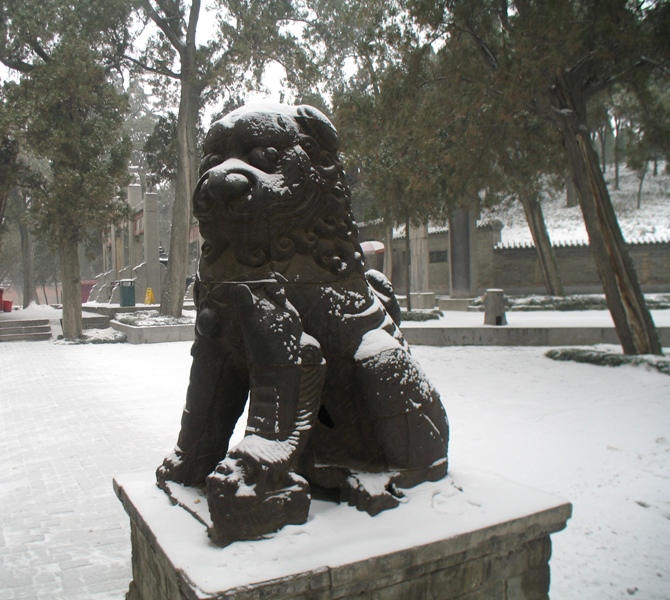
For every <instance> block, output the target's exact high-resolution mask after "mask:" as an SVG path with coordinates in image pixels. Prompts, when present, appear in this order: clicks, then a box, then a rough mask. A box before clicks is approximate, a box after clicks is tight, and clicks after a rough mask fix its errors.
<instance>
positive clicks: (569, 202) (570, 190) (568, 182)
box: [565, 173, 579, 208]
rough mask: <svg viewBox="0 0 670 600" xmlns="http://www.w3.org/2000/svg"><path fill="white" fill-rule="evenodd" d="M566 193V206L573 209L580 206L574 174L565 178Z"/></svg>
mask: <svg viewBox="0 0 670 600" xmlns="http://www.w3.org/2000/svg"><path fill="white" fill-rule="evenodd" d="M565 191H566V202H565V206H567V207H568V208H572V207H573V206H577V205H578V204H579V200H577V188H576V187H575V181H574V179H572V173H568V174H567V175H566V177H565Z"/></svg>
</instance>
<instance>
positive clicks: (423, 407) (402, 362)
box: [355, 330, 449, 487]
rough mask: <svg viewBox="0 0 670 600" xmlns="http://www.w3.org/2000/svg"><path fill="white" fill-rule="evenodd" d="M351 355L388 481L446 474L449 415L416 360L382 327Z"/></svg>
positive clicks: (408, 483)
mask: <svg viewBox="0 0 670 600" xmlns="http://www.w3.org/2000/svg"><path fill="white" fill-rule="evenodd" d="M366 338H367V339H366ZM366 348H367V351H366ZM355 358H356V362H357V367H358V368H357V379H358V383H359V385H360V387H361V390H362V395H363V398H364V403H365V410H366V411H367V413H368V414H369V415H370V417H371V419H372V421H373V423H374V425H373V426H374V432H375V436H376V438H377V442H378V443H379V444H380V445H381V446H382V448H383V449H384V452H385V455H386V461H387V464H388V468H389V471H391V472H393V473H394V476H393V477H392V480H391V484H396V485H397V486H399V487H412V486H414V485H417V484H419V483H422V482H424V481H436V480H438V479H441V478H442V477H444V476H445V475H446V473H447V447H448V443H449V424H448V420H447V415H446V412H445V410H444V407H443V405H442V402H441V400H440V396H439V394H438V393H437V391H436V390H435V389H434V388H433V386H432V385H431V384H430V382H429V381H428V379H427V378H426V376H425V374H424V373H423V371H422V370H421V369H420V367H419V366H418V364H417V363H416V362H415V361H414V359H413V358H412V356H411V355H410V354H409V352H408V351H407V350H406V349H405V348H404V347H402V346H401V345H400V344H399V343H398V342H397V340H395V339H394V338H393V337H392V336H391V335H389V334H388V333H387V332H385V331H383V330H375V331H371V332H368V333H367V334H366V335H365V336H364V337H363V343H362V344H361V346H360V347H359V351H358V352H357V354H356V356H355Z"/></svg>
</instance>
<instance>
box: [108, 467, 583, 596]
mask: <svg viewBox="0 0 670 600" xmlns="http://www.w3.org/2000/svg"><path fill="white" fill-rule="evenodd" d="M114 488H115V490H116V493H117V495H118V497H119V499H120V500H121V502H122V503H123V506H124V508H125V509H126V512H127V513H128V514H129V516H130V520H131V536H132V548H133V550H132V552H133V556H132V563H133V578H134V580H133V582H132V583H131V586H130V592H129V595H128V597H129V598H130V599H131V600H159V599H160V600H186V599H189V600H195V599H196V598H197V599H214V598H218V599H223V598H235V599H236V600H251V599H261V598H268V599H269V598H272V599H277V600H279V599H296V600H297V599H304V600H307V599H314V600H316V599H335V598H352V597H356V598H373V599H379V600H382V599H399V600H400V599H402V600H413V599H417V600H418V599H429V598H430V599H433V598H434V599H440V600H443V599H456V598H458V599H460V600H475V599H486V600H495V599H498V598H499V599H501V600H502V599H505V600H530V599H533V600H534V599H540V598H548V591H549V557H550V555H551V541H550V538H549V536H550V534H551V533H554V532H556V531H560V530H561V529H563V528H564V527H565V524H566V521H567V519H568V518H569V517H570V514H571V509H572V507H571V505H570V504H569V503H567V502H565V501H563V500H561V499H560V498H556V497H554V496H550V495H548V494H545V493H542V492H538V491H536V490H533V489H530V488H527V487H524V486H520V485H517V484H514V483H511V482H509V481H507V480H505V479H502V478H500V477H497V476H495V475H491V474H487V473H483V472H479V471H475V470H472V469H462V470H452V471H451V472H450V476H449V477H448V478H447V479H445V480H444V481H441V482H437V483H425V484H422V485H420V486H418V487H416V488H413V489H411V490H407V501H406V502H404V503H403V504H401V505H400V506H399V507H397V508H395V509H393V510H389V511H386V512H384V513H381V514H379V515H377V516H376V517H370V516H369V515H367V514H366V513H361V512H358V511H357V510H355V509H354V508H352V507H350V506H347V505H337V504H332V503H327V502H321V501H313V502H312V505H311V508H310V516H309V519H308V521H307V523H305V524H304V525H291V526H287V527H285V528H284V529H283V530H281V531H280V532H278V533H276V534H273V535H271V536H268V538H267V539H264V540H258V541H249V542H236V543H234V544H231V545H230V546H228V547H226V548H219V547H216V546H214V545H213V544H211V543H210V542H209V540H208V539H207V534H206V525H205V524H204V523H206V522H207V520H208V518H209V516H208V513H207V503H206V499H205V498H203V497H202V496H201V495H200V494H199V492H197V491H196V490H192V489H189V488H183V494H182V495H181V496H180V499H179V501H180V503H182V504H187V505H189V506H190V507H191V509H192V508H193V507H198V508H196V510H195V512H199V515H198V516H199V518H201V519H202V520H203V522H204V523H202V522H199V521H198V520H197V519H196V518H194V517H193V516H191V514H190V513H189V512H187V511H186V510H184V509H183V508H182V507H181V506H179V505H172V504H171V503H170V501H169V499H168V497H167V496H166V495H165V494H164V493H163V492H162V491H161V490H159V489H158V488H157V487H156V485H155V483H154V475H153V473H150V474H146V473H144V474H139V475H125V476H120V477H117V478H116V479H115V481H114Z"/></svg>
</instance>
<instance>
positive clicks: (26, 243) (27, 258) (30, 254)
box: [19, 222, 35, 308]
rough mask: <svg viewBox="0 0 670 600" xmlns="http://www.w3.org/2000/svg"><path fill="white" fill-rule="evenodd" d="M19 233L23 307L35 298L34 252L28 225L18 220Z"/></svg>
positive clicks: (26, 306)
mask: <svg viewBox="0 0 670 600" xmlns="http://www.w3.org/2000/svg"><path fill="white" fill-rule="evenodd" d="M19 233H20V234H21V262H22V267H23V308H28V306H29V305H30V303H31V302H33V301H34V300H35V254H34V251H33V239H32V236H31V235H30V231H29V230H28V226H27V225H26V224H25V223H23V222H19Z"/></svg>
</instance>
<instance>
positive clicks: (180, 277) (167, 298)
mask: <svg viewBox="0 0 670 600" xmlns="http://www.w3.org/2000/svg"><path fill="white" fill-rule="evenodd" d="M198 108H199V93H198V91H197V88H196V85H195V84H194V83H193V82H192V81H189V79H188V78H187V77H184V78H183V79H182V84H181V97H180V102H179V115H178V117H177V146H178V151H177V152H178V154H177V156H178V162H177V180H176V182H175V199H174V206H173V207H172V228H171V231H170V258H169V260H168V269H167V275H166V278H165V285H164V287H163V293H162V296H161V309H160V312H161V314H162V315H172V316H173V317H179V316H181V311H182V308H183V306H184V294H185V293H186V276H187V271H188V245H189V237H190V229H191V210H192V209H191V194H193V190H194V189H195V184H196V183H197V181H196V178H197V161H196V152H197V148H196V137H195V134H196V121H197V117H198Z"/></svg>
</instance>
